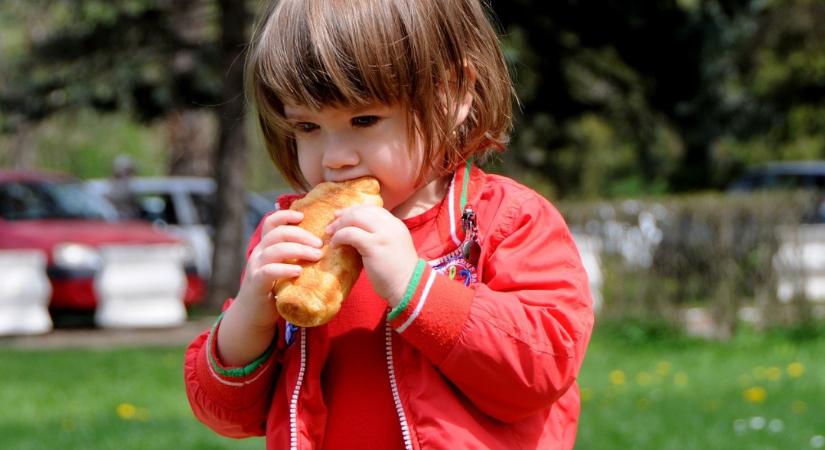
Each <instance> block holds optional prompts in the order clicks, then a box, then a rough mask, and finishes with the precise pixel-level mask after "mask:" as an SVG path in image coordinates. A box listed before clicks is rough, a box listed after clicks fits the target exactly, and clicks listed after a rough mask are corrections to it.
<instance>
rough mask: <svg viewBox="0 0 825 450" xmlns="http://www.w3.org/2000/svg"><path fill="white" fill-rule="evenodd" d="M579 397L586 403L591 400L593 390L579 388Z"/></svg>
mask: <svg viewBox="0 0 825 450" xmlns="http://www.w3.org/2000/svg"><path fill="white" fill-rule="evenodd" d="M579 395H581V400H582V402H583V403H587V402H589V401H590V400H593V389H590V388H581V391H579Z"/></svg>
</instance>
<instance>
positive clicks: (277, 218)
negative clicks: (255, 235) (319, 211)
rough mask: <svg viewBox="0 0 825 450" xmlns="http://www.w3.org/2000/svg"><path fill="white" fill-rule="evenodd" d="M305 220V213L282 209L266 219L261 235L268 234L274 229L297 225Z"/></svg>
mask: <svg viewBox="0 0 825 450" xmlns="http://www.w3.org/2000/svg"><path fill="white" fill-rule="evenodd" d="M302 220H304V213H302V212H300V211H293V210H291V209H282V210H279V211H275V212H274V213H272V214H270V215H268V216H266V218H264V222H263V225H262V226H261V234H264V235H265V234H267V233H269V232H270V231H272V230H273V229H275V228H277V227H279V226H282V225H287V224H297V223H300V222H301V221H302Z"/></svg>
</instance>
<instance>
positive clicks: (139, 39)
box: [0, 0, 249, 305]
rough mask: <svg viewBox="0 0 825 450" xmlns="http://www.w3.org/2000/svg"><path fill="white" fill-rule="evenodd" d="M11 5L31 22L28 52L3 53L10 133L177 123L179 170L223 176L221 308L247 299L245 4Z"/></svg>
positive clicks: (92, 0)
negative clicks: (240, 291) (114, 114)
mask: <svg viewBox="0 0 825 450" xmlns="http://www.w3.org/2000/svg"><path fill="white" fill-rule="evenodd" d="M5 6H6V7H7V9H6V10H5V11H4V13H3V18H4V20H13V19H9V18H19V19H20V20H24V21H25V22H26V25H27V26H26V27H24V28H23V29H22V30H21V31H20V35H19V36H13V39H17V44H18V45H17V47H15V46H12V45H9V46H8V47H5V48H4V47H2V45H1V44H0V49H4V50H10V51H7V52H4V54H3V55H2V56H1V57H0V58H2V59H0V61H2V62H3V64H2V66H5V68H4V69H0V111H2V112H3V114H2V115H0V130H4V131H15V130H25V129H26V128H27V126H28V125H27V124H29V123H32V122H37V121H39V120H42V119H44V118H45V117H47V116H49V115H50V114H52V113H54V112H56V111H60V110H64V109H71V108H80V107H91V108H94V109H97V110H101V111H115V110H126V111H130V112H131V113H133V114H134V116H135V117H136V118H137V119H138V120H141V121H151V120H155V119H165V120H167V124H168V130H169V137H170V139H169V142H170V144H171V145H170V152H169V154H170V156H169V167H170V169H171V170H170V172H171V173H173V174H181V173H188V174H206V173H207V171H209V170H210V168H211V169H212V170H214V172H215V173H214V176H215V178H216V180H217V182H218V192H217V195H216V199H215V206H214V207H215V209H216V210H218V211H223V212H224V214H218V215H216V216H217V217H218V219H217V223H216V224H215V228H216V236H215V252H214V254H215V258H216V260H218V259H219V260H220V264H215V267H216V270H215V272H214V273H213V279H212V287H213V288H212V289H210V300H209V303H210V304H212V305H218V304H220V303H222V302H223V300H224V299H225V298H226V297H227V296H229V295H231V294H233V293H234V292H236V291H237V284H238V280H239V275H240V271H241V265H242V261H243V249H242V248H241V246H242V242H243V224H242V219H243V212H242V211H241V210H240V209H241V208H242V207H243V204H244V202H243V195H244V194H243V191H244V186H243V180H244V179H245V176H244V168H245V163H246V143H245V140H244V133H243V123H242V118H243V112H244V111H243V110H244V97H243V77H242V66H243V64H242V62H241V61H242V59H243V58H242V51H243V49H244V44H245V43H246V40H247V38H246V36H247V35H246V33H247V30H248V25H249V24H248V18H249V14H248V12H247V8H246V4H245V2H242V1H241V2H233V1H227V0H220V1H210V0H115V1H102V0H32V1H25V2H24V1H22V0H8V1H7V5H5ZM15 49H16V51H15ZM215 105H217V106H215ZM203 108H206V109H207V110H209V109H211V110H213V111H215V113H217V116H218V120H217V121H210V120H209V119H208V116H207V117H206V118H204V117H205V116H204V115H203V114H201V113H199V112H198V111H197V110H198V109H203ZM214 122H217V125H218V126H217V134H218V136H217V137H216V138H215V139H210V138H207V139H194V137H196V136H198V135H203V134H206V135H209V134H213V133H215V130H214V128H211V127H210V128H207V129H203V128H206V127H208V124H210V123H214ZM199 142H200V143H201V146H198V145H196V144H198V143H199ZM213 142H216V143H217V149H216V150H215V151H214V152H213V151H212V149H211V148H209V146H210V145H211V144H212V143H213ZM29 150H33V149H29ZM210 159H211V163H208V164H203V163H197V162H195V161H204V160H206V161H209V160H210Z"/></svg>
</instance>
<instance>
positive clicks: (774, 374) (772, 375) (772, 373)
mask: <svg viewBox="0 0 825 450" xmlns="http://www.w3.org/2000/svg"><path fill="white" fill-rule="evenodd" d="M765 377H767V379H769V380H771V381H779V379H781V378H782V369H780V368H779V367H771V368H769V369H768V370H767V371H766V372H765Z"/></svg>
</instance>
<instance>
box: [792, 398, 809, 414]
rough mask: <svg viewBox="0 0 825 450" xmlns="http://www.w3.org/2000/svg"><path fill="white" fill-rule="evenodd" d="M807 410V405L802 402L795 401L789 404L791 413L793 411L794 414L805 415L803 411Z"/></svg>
mask: <svg viewBox="0 0 825 450" xmlns="http://www.w3.org/2000/svg"><path fill="white" fill-rule="evenodd" d="M807 410H808V405H807V404H806V403H805V402H803V401H802V400H796V401H794V402H793V403H791V411H793V412H794V414H800V415H801V414H805V411H807Z"/></svg>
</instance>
